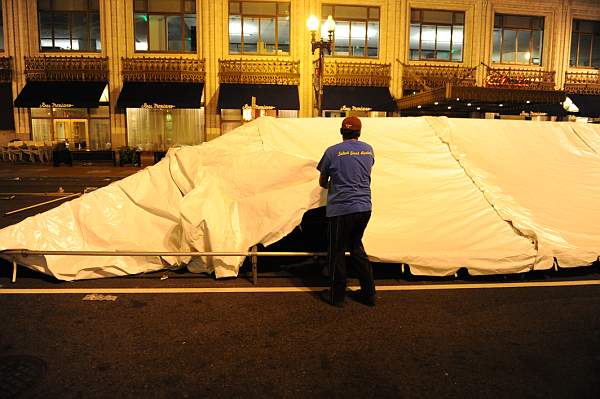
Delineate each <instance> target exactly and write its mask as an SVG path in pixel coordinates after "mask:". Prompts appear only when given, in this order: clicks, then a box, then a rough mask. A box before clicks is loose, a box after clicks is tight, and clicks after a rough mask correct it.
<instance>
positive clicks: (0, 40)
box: [0, 2, 4, 51]
mask: <svg viewBox="0 0 600 399" xmlns="http://www.w3.org/2000/svg"><path fill="white" fill-rule="evenodd" d="M2 21H3V19H2V3H1V2H0V51H1V50H4V24H3V22H2Z"/></svg>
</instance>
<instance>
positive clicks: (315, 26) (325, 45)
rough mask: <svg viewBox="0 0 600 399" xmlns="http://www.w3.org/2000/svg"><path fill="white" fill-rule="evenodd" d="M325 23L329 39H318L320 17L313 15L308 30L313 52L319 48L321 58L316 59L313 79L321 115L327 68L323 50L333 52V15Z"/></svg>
mask: <svg viewBox="0 0 600 399" xmlns="http://www.w3.org/2000/svg"><path fill="white" fill-rule="evenodd" d="M325 24H326V27H327V41H323V39H322V38H321V39H319V40H317V31H318V30H319V19H318V18H317V17H315V16H314V15H311V16H310V17H309V18H308V21H307V25H308V30H309V31H310V34H311V52H312V54H314V53H315V51H316V50H319V58H318V59H317V61H316V62H317V65H316V67H315V75H314V79H313V87H314V90H315V97H316V99H317V109H318V110H319V115H320V114H321V112H322V110H321V105H322V100H323V73H324V69H325V54H324V53H323V51H325V50H326V51H327V53H329V54H331V50H332V48H333V32H334V31H335V21H334V20H333V17H332V16H331V15H330V16H328V17H327V21H326V22H325Z"/></svg>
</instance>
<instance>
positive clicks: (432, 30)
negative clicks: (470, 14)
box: [410, 9, 465, 62]
mask: <svg viewBox="0 0 600 399" xmlns="http://www.w3.org/2000/svg"><path fill="white" fill-rule="evenodd" d="M464 30H465V13H464V12H457V11H440V10H414V9H413V10H411V12H410V59H411V60H428V61H433V60H435V61H450V62H462V60H463V40H464V39H463V37H464Z"/></svg>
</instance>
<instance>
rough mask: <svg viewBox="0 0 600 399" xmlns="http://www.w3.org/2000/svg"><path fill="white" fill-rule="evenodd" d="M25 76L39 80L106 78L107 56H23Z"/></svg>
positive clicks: (99, 80)
mask: <svg viewBox="0 0 600 399" xmlns="http://www.w3.org/2000/svg"><path fill="white" fill-rule="evenodd" d="M24 59H25V78H26V79H27V80H41V81H60V80H69V81H88V82H105V81H107V80H108V57H84V56H80V57H77V56H74V57H70V56H41V57H28V56H25V57H24Z"/></svg>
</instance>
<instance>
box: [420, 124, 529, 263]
mask: <svg viewBox="0 0 600 399" xmlns="http://www.w3.org/2000/svg"><path fill="white" fill-rule="evenodd" d="M436 120H437V121H441V120H443V121H444V125H445V127H446V129H448V132H450V126H449V125H448V119H447V118H446V117H443V118H439V117H438V118H437V119H436ZM425 121H426V122H427V124H428V125H429V126H430V127H431V128H432V130H433V132H434V133H435V135H436V137H437V138H438V140H440V141H441V142H442V143H443V144H444V145H445V146H446V147H448V152H449V153H450V156H452V158H453V159H454V160H455V161H456V162H457V164H458V165H459V167H460V168H461V170H462V171H463V172H464V173H465V175H466V176H467V177H468V178H469V180H471V182H473V185H474V186H475V187H476V188H477V189H478V190H479V191H480V192H481V194H482V196H483V198H484V200H485V201H486V202H487V203H488V204H489V205H490V206H491V207H492V209H493V210H494V213H496V215H498V217H499V218H500V219H501V220H503V221H504V222H506V223H507V224H508V225H509V226H510V227H511V229H512V230H513V231H514V232H515V234H517V235H520V236H521V237H525V238H527V239H529V240H530V241H531V243H532V244H533V247H534V249H535V254H536V255H535V262H534V264H532V265H531V270H534V268H535V265H536V264H537V263H538V259H539V248H538V246H539V245H538V238H537V235H536V234H535V232H534V231H533V230H532V233H533V234H527V233H525V232H524V231H522V230H521V229H519V228H518V227H516V226H515V225H514V223H513V221H512V220H509V219H506V218H505V217H503V216H502V214H501V212H500V211H499V209H498V208H497V207H496V205H495V204H494V202H493V201H492V200H490V198H489V197H490V195H487V194H488V193H487V191H486V190H485V189H483V187H482V186H481V185H480V184H478V182H477V179H476V178H475V177H474V176H473V175H472V174H471V173H469V171H468V169H467V168H466V167H465V165H464V164H463V162H462V159H461V158H460V157H458V156H457V155H456V154H455V152H454V151H453V149H452V145H451V143H450V139H449V138H448V139H446V140H445V139H444V138H443V135H442V134H440V133H441V132H440V131H439V126H436V124H435V123H431V117H428V116H426V117H425Z"/></svg>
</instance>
